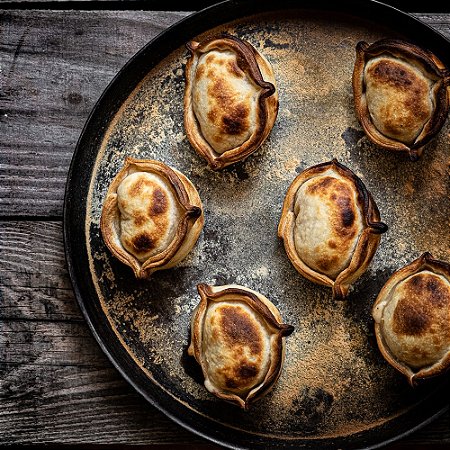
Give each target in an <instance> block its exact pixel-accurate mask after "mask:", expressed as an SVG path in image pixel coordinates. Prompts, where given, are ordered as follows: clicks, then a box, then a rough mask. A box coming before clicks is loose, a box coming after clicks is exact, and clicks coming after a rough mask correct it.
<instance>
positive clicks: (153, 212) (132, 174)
mask: <svg viewBox="0 0 450 450" xmlns="http://www.w3.org/2000/svg"><path fill="white" fill-rule="evenodd" d="M203 222H204V217H203V211H202V204H201V201H200V197H199V195H198V192H197V190H196V189H195V187H194V185H193V184H192V183H191V182H190V181H189V180H188V179H187V178H186V177H185V176H184V175H183V174H182V173H180V172H178V171H177V170H175V169H172V168H170V167H169V166H167V165H166V164H164V163H162V162H159V161H153V160H139V159H133V158H127V159H126V161H125V164H124V167H123V168H122V169H121V170H120V171H119V173H118V174H117V175H116V177H115V178H114V180H113V181H112V183H111V185H110V187H109V190H108V193H107V195H106V198H105V201H104V204H103V210H102V216H101V221H100V229H101V232H102V235H103V239H104V241H105V243H106V245H107V246H108V248H109V250H110V251H111V253H112V254H113V255H114V256H115V257H116V258H118V259H119V260H120V261H122V262H123V263H124V264H127V265H128V266H130V267H131V268H132V269H133V271H134V274H135V275H136V277H137V278H146V277H148V276H149V275H150V274H152V273H153V272H155V271H156V270H161V269H168V268H170V267H172V266H174V265H175V264H177V263H178V262H179V261H181V260H182V259H183V258H184V257H185V256H186V255H187V254H188V253H189V252H190V250H191V249H192V247H193V246H194V244H195V242H196V241H197V239H198V236H199V235H200V232H201V230H202V227H203Z"/></svg>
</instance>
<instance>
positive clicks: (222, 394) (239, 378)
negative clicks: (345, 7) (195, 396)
mask: <svg viewBox="0 0 450 450" xmlns="http://www.w3.org/2000/svg"><path fill="white" fill-rule="evenodd" d="M197 289H198V292H199V293H200V297H201V301H200V303H199V305H198V306H197V308H196V310H195V311H194V314H193V317H192V322H191V343H190V346H189V350H188V352H189V354H190V355H191V356H194V357H195V359H196V360H197V362H198V363H199V364H200V366H201V368H202V371H203V375H204V377H205V387H206V389H208V391H209V392H211V393H212V394H214V395H216V396H217V397H219V398H221V399H223V400H227V401H229V402H232V403H235V404H237V405H239V406H240V407H241V408H244V409H248V408H249V405H250V404H251V403H252V402H254V401H255V400H257V399H259V398H261V397H262V396H263V395H265V394H266V393H267V392H268V391H269V390H270V389H271V388H272V387H273V385H274V383H275V382H276V381H277V380H278V377H279V376H280V372H281V367H282V365H283V360H284V351H285V350H284V339H283V337H284V336H287V335H289V334H290V333H292V331H293V329H294V328H293V327H291V326H289V325H284V324H282V322H281V316H280V313H279V311H278V310H277V308H276V307H275V306H274V305H273V304H272V303H271V302H270V301H269V300H268V299H267V298H266V297H264V296H263V295H261V294H259V293H258V292H255V291H252V290H250V289H248V288H245V287H242V286H237V285H227V286H208V285H206V284H199V285H198V286H197Z"/></svg>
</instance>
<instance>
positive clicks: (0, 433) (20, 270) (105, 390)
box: [0, 221, 450, 450]
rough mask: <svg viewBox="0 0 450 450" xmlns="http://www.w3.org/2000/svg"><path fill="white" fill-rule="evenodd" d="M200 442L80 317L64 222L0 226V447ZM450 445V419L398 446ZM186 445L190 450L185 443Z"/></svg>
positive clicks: (441, 420)
mask: <svg viewBox="0 0 450 450" xmlns="http://www.w3.org/2000/svg"><path fill="white" fill-rule="evenodd" d="M125 442H126V443H128V444H167V445H171V446H172V445H176V444H178V445H180V446H183V447H184V445H186V446H188V445H194V444H195V445H196V446H198V445H201V446H202V448H204V449H205V450H206V449H214V448H217V447H215V446H209V445H206V444H200V443H201V442H203V441H202V440H201V439H199V438H197V437H195V436H194V435H192V434H190V433H188V432H186V431H184V430H183V429H182V428H181V427H179V426H178V425H176V424H174V423H172V422H171V421H170V420H169V419H167V418H166V417H165V416H164V415H162V414H161V413H159V412H158V411H157V410H156V409H154V408H153V407H151V406H150V405H148V404H147V403H146V402H145V401H144V400H143V399H142V398H141V397H140V396H139V395H138V394H136V393H135V392H134V390H133V389H132V388H131V387H130V386H129V385H128V384H127V383H126V382H125V381H124V380H123V379H122V377H121V376H120V375H119V373H118V372H117V371H116V370H115V369H114V368H113V367H112V365H111V364H110V362H109V361H108V359H107V358H106V356H105V355H104V354H103V353H102V351H101V350H100V348H99V347H98V345H97V344H96V342H95V341H94V339H93V337H92V336H91V334H90V332H89V330H88V327H87V325H86V324H85V322H84V320H83V319H82V317H81V315H80V313H79V311H78V308H77V306H76V303H75V299H74V297H73V294H72V292H71V290H70V284H69V280H68V276H67V271H66V267H65V262H64V252H63V243H62V224H61V222H46V221H44V222H10V221H6V222H0V444H2V443H3V444H25V443H34V444H36V443H38V444H39V443H74V444H82V443H90V444H105V443H125ZM438 443H439V444H443V443H444V444H445V443H447V444H450V414H447V415H446V416H444V417H442V418H441V419H439V420H438V421H436V422H434V423H432V424H430V425H429V426H428V427H426V428H425V429H423V430H421V431H419V432H417V433H415V434H414V435H413V436H411V437H409V438H407V439H406V440H403V441H402V442H401V444H396V445H397V447H394V448H393V450H395V449H398V450H399V449H408V448H410V449H412V448H417V446H418V445H421V446H424V445H431V444H438ZM191 448H192V447H191Z"/></svg>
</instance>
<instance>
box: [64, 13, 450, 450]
mask: <svg viewBox="0 0 450 450" xmlns="http://www.w3.org/2000/svg"><path fill="white" fill-rule="evenodd" d="M378 7H379V6H378ZM380 8H381V7H380ZM381 9H382V8H381ZM241 13H242V12H241ZM234 14H235V15H236V16H238V15H239V12H236V11H235V12H234ZM390 14H393V15H394V16H395V14H397V13H393V12H391V13H390ZM399 14H400V13H399ZM242 15H243V16H244V17H243V18H238V19H236V20H229V21H224V23H223V24H220V25H218V26H213V27H211V28H208V29H205V25H204V24H203V25H202V26H198V27H197V29H198V30H201V31H202V32H200V31H198V32H197V31H195V34H189V33H186V32H185V31H184V32H182V33H181V34H182V35H183V36H184V38H185V40H186V41H187V40H189V39H192V38H195V39H203V38H204V37H206V36H212V35H215V34H218V33H222V32H227V33H230V34H232V35H234V36H238V37H240V38H242V39H245V40H248V41H249V42H250V43H252V44H253V45H254V46H255V47H256V48H257V49H258V50H259V51H260V52H261V53H263V54H264V55H265V56H266V57H267V59H269V61H270V62H271V64H272V66H273V68H274V72H275V76H276V79H277V84H278V90H279V100H280V109H279V114H278V118H277V121H276V123H275V126H274V128H273V130H272V132H271V134H270V137H269V139H268V140H267V141H266V142H265V143H264V145H263V146H262V147H261V149H259V150H258V151H257V152H256V153H255V154H253V155H252V156H250V157H249V158H248V159H247V160H246V161H244V162H241V163H237V164H235V165H233V166H231V167H229V168H227V169H225V170H222V171H220V172H213V171H211V170H209V169H208V168H207V167H206V163H205V161H204V160H202V159H201V158H200V157H199V156H198V155H197V154H196V153H195V151H194V150H193V148H192V147H191V146H190V144H189V142H188V140H187V139H186V135H185V132H184V128H183V93H184V86H185V81H184V68H185V64H186V60H187V57H188V51H187V50H186V48H185V47H184V45H178V46H177V47H176V48H174V49H173V50H171V51H170V52H169V53H167V54H165V53H164V52H161V54H160V55H159V57H158V56H157V57H156V59H155V53H154V52H153V54H152V55H153V56H152V58H153V60H152V61H153V62H152V66H151V67H150V68H149V67H147V66H146V62H145V60H143V58H142V55H141V56H139V55H138V56H137V58H135V61H136V59H139V58H140V65H139V70H140V71H141V75H140V78H136V76H135V79H134V84H133V82H132V83H131V86H130V83H128V85H127V86H125V85H124V81H123V80H124V76H125V75H123V74H122V78H120V77H119V78H118V79H117V80H116V81H115V82H113V84H112V85H111V86H112V87H113V89H111V86H110V88H109V90H108V91H107V93H106V94H105V95H104V97H103V99H102V100H101V101H100V106H98V107H97V110H96V111H94V113H93V116H92V117H91V119H90V122H89V123H88V125H87V128H86V129H85V131H84V135H83V137H82V139H81V140H80V143H79V147H78V150H77V152H78V158H79V157H80V154H81V153H83V152H84V157H85V159H84V161H83V162H82V161H81V160H78V161H77V160H75V161H74V162H73V165H72V170H71V177H72V178H69V183H68V185H69V187H68V194H67V198H66V244H67V245H68V247H69V248H68V252H69V253H70V256H69V259H70V261H69V262H70V264H69V265H70V269H71V276H72V280H73V281H74V287H75V290H76V293H77V297H78V299H79V301H80V304H81V306H82V309H83V311H84V312H85V314H86V316H87V318H88V322H89V323H90V325H91V327H92V328H93V331H94V334H95V335H96V337H97V339H98V340H99V342H100V344H101V345H102V346H103V348H104V350H105V351H106V353H107V354H108V355H109V356H110V357H111V359H112V360H113V362H114V363H115V364H116V366H117V367H118V368H119V369H120V370H121V371H122V373H124V375H125V376H126V377H127V378H128V379H129V381H130V382H131V383H132V384H133V385H134V386H135V387H136V388H137V389H138V390H139V391H140V392H141V393H143V394H144V395H145V396H146V397H147V398H148V399H149V400H150V401H151V402H152V403H154V404H156V405H157V406H158V407H160V408H161V409H162V410H164V411H165V412H166V413H167V414H168V415H169V416H171V417H173V418H174V419H175V420H177V421H178V422H180V423H182V424H183V425H184V426H187V427H188V428H190V429H193V430H194V431H197V432H199V433H200V434H202V435H206V436H207V437H208V438H210V439H212V440H216V441H217V442H220V443H223V444H225V445H230V446H236V447H240V448H246V447H251V446H254V445H260V444H262V443H264V444H265V445H269V444H270V445H271V446H274V447H280V448H300V447H301V446H305V447H308V446H309V447H311V448H320V447H323V448H334V447H336V448H338V447H339V446H341V445H344V444H345V445H346V447H347V448H348V447H363V446H370V445H377V444H378V443H380V442H382V441H388V440H390V439H392V438H395V437H398V436H400V435H401V434H403V433H405V432H408V431H410V430H411V429H413V428H415V427H416V426H419V425H420V424H422V423H424V422H426V421H427V420H429V419H430V418H432V417H433V416H434V415H436V414H438V413H439V412H441V411H442V410H443V409H444V408H445V403H446V401H447V400H446V399H442V393H443V392H445V389H447V388H446V386H447V384H448V380H447V379H446V378H444V379H443V378H441V379H436V380H434V381H431V382H429V383H426V384H424V385H422V386H420V387H418V388H416V389H412V388H411V387H410V386H409V385H408V384H407V382H406V380H405V379H404V378H403V377H402V376H401V375H400V374H399V373H397V372H396V371H395V370H394V369H393V368H392V367H391V366H389V365H388V364H387V363H386V362H385V361H384V359H383V358H382V357H381V355H380V353H379V351H378V348H377V345H376V340H375V338H374V334H373V320H372V318H371V315H370V311H371V306H372V304H373V302H374V300H375V298H376V295H377V293H378V292H379V290H380V289H381V287H382V286H383V284H384V283H385V281H386V280H387V278H388V277H389V276H390V275H391V274H392V273H393V272H394V271H395V270H396V269H398V268H400V267H401V266H403V265H405V264H407V263H409V262H410V261H412V260H413V259H415V258H417V257H418V256H419V255H420V254H421V253H422V252H424V251H429V252H431V253H432V254H433V256H434V257H435V258H441V259H449V246H448V217H449V213H450V209H449V202H448V198H449V193H450V187H449V178H448V150H447V149H448V148H449V146H450V126H449V123H448V121H447V123H446V125H445V126H444V128H443V130H442V131H441V132H440V133H439V135H438V137H437V138H436V139H435V140H434V141H433V142H432V143H431V144H429V145H428V146H427V148H426V150H425V152H424V155H423V157H422V159H421V160H420V161H418V162H414V163H413V162H411V161H409V160H408V159H407V158H406V157H403V156H399V155H396V154H393V153H389V152H386V151H383V150H381V149H379V148H377V147H376V146H375V145H373V144H371V143H370V142H369V141H368V139H367V138H366V137H365V136H364V133H363V132H362V129H361V127H360V125H359V124H358V122H357V119H356V117H355V112H354V106H353V95H352V86H351V76H352V70H353V63H354V60H355V46H356V43H357V42H358V41H360V40H365V41H367V42H369V43H371V42H373V41H375V40H377V39H380V38H384V37H401V38H405V37H406V38H407V39H408V38H409V40H411V36H405V30H403V31H402V33H399V32H397V31H395V30H393V28H392V26H385V25H383V23H384V22H382V21H369V20H366V19H364V18H361V17H358V15H357V14H356V15H355V14H353V13H345V14H342V13H336V12H327V11H326V10H321V11H319V10H308V9H300V10H288V11H283V10H280V11H270V12H267V13H265V12H261V13H258V14H255V15H245V14H242ZM360 15H361V14H360ZM388 16H389V15H388ZM225 17H226V16H225ZM389 17H390V16H389ZM214 20H217V19H214ZM408 20H409V19H408ZM386 22H387V19H386ZM195 23H197V22H194V24H195ZM212 23H214V21H213V22H212ZM417 26H418V27H419V28H420V26H419V25H417ZM191 29H193V30H195V29H196V28H195V27H193V28H191ZM413 30H414V28H413V29H412V31H413ZM175 31H176V30H175ZM412 31H411V33H412ZM171 32H172V33H173V32H174V31H173V30H172V31H171ZM429 34H430V36H431V35H432V34H433V33H432V32H429ZM177 36H178V37H177V39H178V40H179V39H180V36H179V33H177ZM423 36H424V39H425V37H426V36H428V35H427V34H426V33H425V34H424V35H423ZM417 37H418V36H417V35H416V38H417ZM439 39H442V40H443V38H440V37H436V40H437V41H439ZM415 42H416V43H417V39H416V41H415ZM418 43H419V44H420V42H418ZM446 45H447V48H446V49H447V52H448V48H449V45H448V43H447V44H446ZM133 64H135V62H134V63H133V62H131V63H130V64H129V65H128V66H127V67H125V69H124V72H127V71H130V70H132V68H133ZM135 65H136V64H135ZM131 81H133V79H132V78H131ZM114 89H115V90H114ZM102 102H103V106H102ZM105 105H109V109H107V108H106V106H105ZM102 108H103V109H102ZM95 126H97V134H95ZM89 134H90V135H89ZM94 135H95V136H94ZM89 138H90V139H89ZM127 156H132V157H135V158H143V159H157V160H160V161H163V162H164V163H166V164H169V165H170V166H172V167H175V168H176V169H178V170H180V171H182V172H183V173H185V174H186V175H187V176H188V177H189V178H190V180H191V181H192V182H193V183H194V185H195V186H196V187H197V189H198V191H199V193H200V196H201V198H202V201H203V205H204V210H205V218H206V221H205V227H204V231H203V233H202V234H201V236H200V239H199V241H198V243H197V245H196V246H195V247H194V249H193V251H192V252H191V253H190V254H189V256H188V257H187V258H186V259H185V260H184V261H183V262H182V263H181V264H179V265H178V266H177V267H176V268H174V269H171V270H166V271H161V272H157V273H155V274H154V275H152V277H151V278H150V279H148V280H145V281H140V280H136V279H135V278H134V276H133V274H132V271H131V270H130V269H129V268H128V267H126V266H124V265H122V264H121V263H120V262H118V261H117V260H115V259H114V257H112V255H111V254H110V252H109V251H108V250H107V248H106V247H105V245H104V243H103V241H102V238H101V235H100V231H99V218H100V214H101V207H102V202H103V199H104V198H105V195H106V191H107V189H108V186H109V184H110V182H111V180H112V178H113V177H114V176H115V174H116V173H117V172H118V171H119V170H120V168H121V166H122V164H123V162H124V160H125V158H126V157H127ZM332 158H337V159H338V161H339V162H341V163H343V164H344V165H346V166H348V167H349V168H350V169H352V170H353V171H354V172H355V173H356V174H357V175H358V176H359V177H360V178H361V179H362V180H363V181H364V183H365V184H366V186H367V188H368V189H369V191H370V192H371V193H372V195H373V197H374V199H375V201H376V203H377V205H378V207H379V209H380V212H381V218H382V221H383V222H385V223H386V224H388V226H389V231H388V232H387V233H386V234H385V235H383V236H382V240H381V244H380V247H379V249H378V252H377V254H376V256H375V258H374V260H373V262H372V264H371V266H370V268H369V270H368V271H367V273H366V274H365V275H364V276H363V277H362V278H361V279H360V280H359V281H358V282H357V283H356V284H355V286H354V289H353V291H352V292H351V294H350V296H349V297H348V299H347V300H345V301H340V302H338V301H334V300H333V299H332V298H331V291H330V290H329V289H327V288H325V287H321V286H318V285H315V284H313V283H311V282H309V281H308V280H306V279H305V278H303V277H302V276H300V275H299V274H298V273H297V272H296V271H295V269H294V268H293V266H292V265H291V263H290V262H289V260H288V258H287V256H286V254H285V251H284V248H283V245H282V243H281V242H280V241H279V239H278V238H277V224H278V221H279V218H280V212H281V207H282V202H283V198H284V195H285V192H286V190H287V188H288V186H289V184H290V183H291V182H292V180H293V179H294V178H295V176H296V175H297V174H298V173H299V172H301V171H302V170H303V169H305V168H307V167H310V166H312V165H314V164H318V163H322V162H325V161H329V160H331V159H332ZM83 163H84V167H85V171H86V172H87V173H84V174H83V175H82V176H81V177H79V179H77V180H76V181H74V180H73V176H74V173H75V168H76V167H77V164H78V166H79V168H81V167H83ZM77 189H78V190H77ZM74 190H75V193H74V192H73V191H74ZM79 211H82V213H81V214H80V213H79ZM75 216H78V217H75ZM67 220H72V221H73V223H71V224H70V225H67ZM77 227H78V229H82V230H83V233H84V235H82V236H80V235H77V237H76V238H75V237H74V236H75V234H76V233H77ZM76 239H78V241H77V240H76ZM77 255H78V256H77ZM86 263H87V264H86ZM82 272H83V273H84V275H83V276H84V277H85V279H84V280H83V283H85V284H86V285H85V286H80V284H81V280H82V276H81V273H82ZM198 283H208V284H213V285H223V284H231V283H236V284H241V285H243V286H247V287H249V288H252V289H254V290H257V291H259V292H261V293H262V294H263V295H265V296H267V297H268V298H269V299H270V300H271V301H272V302H273V303H274V304H275V305H276V306H277V307H278V309H279V310H280V312H281V315H282V317H283V318H284V321H285V322H286V323H289V324H291V325H293V326H294V327H295V331H294V333H293V334H292V335H291V336H289V337H288V338H287V341H286V343H287V353H286V360H285V365H284V368H283V371H282V375H281V377H280V379H279V381H278V383H277V385H276V387H275V389H273V391H272V392H270V393H269V394H268V395H267V396H266V397H265V398H263V399H262V400H260V401H258V402H257V403H255V404H254V405H253V406H252V408H251V410H250V412H244V411H241V410H239V409H238V408H236V407H235V406H233V405H229V404H227V403H224V402H221V401H220V400H218V399H216V398H215V397H213V396H212V395H211V394H209V393H208V392H207V391H206V389H205V388H204V386H203V378H202V374H201V370H200V368H199V366H198V365H197V364H196V362H195V361H194V359H193V358H191V357H189V356H188V355H187V351H186V350H187V345H188V342H189V330H190V324H189V322H190V318H191V315H192V312H193V309H194V308H195V306H196V305H197V304H198V302H199V296H198V294H197V292H196V285H197V284H198ZM230 432H231V433H230Z"/></svg>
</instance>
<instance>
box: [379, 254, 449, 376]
mask: <svg viewBox="0 0 450 450" xmlns="http://www.w3.org/2000/svg"><path fill="white" fill-rule="evenodd" d="M372 315H373V317H374V319H375V334H376V337H377V342H378V346H379V348H380V351H381V353H382V355H383V356H384V358H385V359H386V361H387V362H389V363H390V364H391V365H392V366H393V367H395V368H396V369H397V370H399V371H400V372H401V373H403V374H404V375H405V376H406V377H407V378H408V380H409V382H410V383H411V385H415V384H417V382H418V381H419V380H422V379H426V378H430V377H434V376H437V375H440V374H442V373H444V372H445V371H446V370H447V369H448V368H449V367H450V265H449V264H448V263H446V262H444V261H439V260H435V259H433V257H432V256H431V255H430V254H429V253H424V254H423V255H422V256H421V257H420V258H418V259H416V260H415V261H413V262H412V263H411V264H408V265H407V266H405V267H403V268H402V269H400V270H398V271H397V272H395V273H394V274H393V275H392V276H391V277H390V278H389V280H388V281H387V282H386V284H385V285H384V287H383V288H382V289H381V291H380V293H379V294H378V297H377V299H376V301H375V304H374V306H373V310H372Z"/></svg>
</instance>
